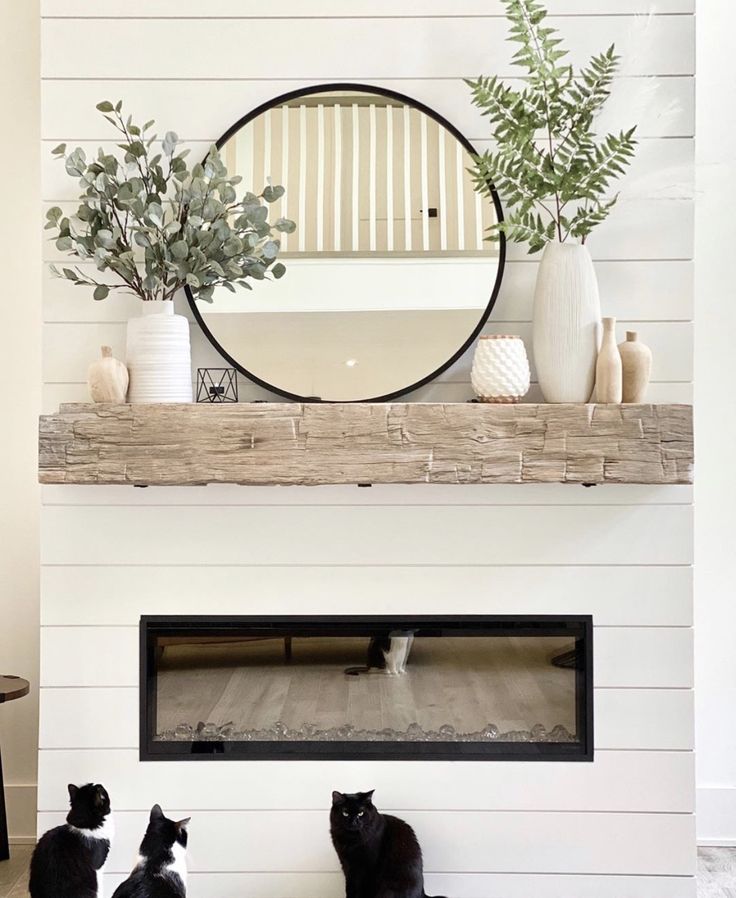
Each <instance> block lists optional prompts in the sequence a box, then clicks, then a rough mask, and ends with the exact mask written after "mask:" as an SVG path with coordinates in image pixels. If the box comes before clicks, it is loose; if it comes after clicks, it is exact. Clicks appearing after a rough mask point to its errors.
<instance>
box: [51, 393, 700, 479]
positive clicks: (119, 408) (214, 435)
mask: <svg viewBox="0 0 736 898" xmlns="http://www.w3.org/2000/svg"><path fill="white" fill-rule="evenodd" d="M692 467H693V432H692V410H691V409H690V408H689V407H687V406H653V405H640V406H601V405H532V404H523V405H517V406H506V407H504V406H493V405H481V404H477V405H471V404H464V403H463V404H460V403H459V404H435V403H421V404H420V403H387V404H370V403H355V404H349V403H334V404H314V405H312V404H292V403H263V404H245V403H244V404H236V405H231V406H212V405H209V404H207V405H205V404H202V405H197V404H193V405H156V406H145V405H139V406H136V405H101V404H100V405H68V406H62V408H61V410H60V412H59V413H58V414H57V415H44V416H41V419H40V433H39V479H40V481H41V482H42V483H68V484H69V483H77V484H82V483H102V484H114V483H120V484H126V483H128V484H131V483H132V484H146V485H162V486H163V485H168V486H171V485H177V486H193V485H197V484H203V483H236V484H241V485H265V484H278V485H306V486H316V485H320V484H340V483H346V484H347V483H555V482H557V483H665V484H667V483H691V482H692Z"/></svg>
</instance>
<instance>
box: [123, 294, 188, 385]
mask: <svg viewBox="0 0 736 898" xmlns="http://www.w3.org/2000/svg"><path fill="white" fill-rule="evenodd" d="M141 305H142V310H141V316H140V317H139V318H131V319H130V320H129V321H128V333H127V350H126V364H127V366H128V373H129V375H130V386H129V388H128V402H133V403H154V402H191V401H192V360H191V349H190V346H189V322H188V321H187V319H186V318H185V317H184V316H183V315H175V314H174V303H173V302H171V301H169V300H167V301H160V302H156V301H153V302H144V303H142V304H141Z"/></svg>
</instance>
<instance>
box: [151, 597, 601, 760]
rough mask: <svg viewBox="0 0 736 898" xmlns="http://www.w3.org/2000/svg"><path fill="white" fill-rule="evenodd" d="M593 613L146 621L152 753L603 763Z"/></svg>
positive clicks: (157, 756)
mask: <svg viewBox="0 0 736 898" xmlns="http://www.w3.org/2000/svg"><path fill="white" fill-rule="evenodd" d="M592 633H593V625H592V618H590V617H588V616H581V615H576V616H561V617H550V616H535V617H526V616H516V617H508V616H472V617H455V616H452V617H450V616H433V617H425V616H414V617H403V616H382V617H374V616H351V617H342V616H341V617H316V616H313V617H308V616H304V617H258V618H256V617H222V616H220V617H218V616H214V617H143V618H141V688H140V722H141V723H140V753H141V759H142V760H176V759H181V760H184V759H189V760H219V759H223V760H224V759H241V760H242V759H254V760H255V759H274V760H279V759H280V760H285V759H294V760H297V759H333V760H341V759H357V758H367V759H374V760H396V759H407V760H408V759H412V760H421V759H428V760H429V759H434V760H525V759H526V760H570V761H575V760H577V761H585V760H592V758H593V683H592V677H593V664H592V656H593V640H592Z"/></svg>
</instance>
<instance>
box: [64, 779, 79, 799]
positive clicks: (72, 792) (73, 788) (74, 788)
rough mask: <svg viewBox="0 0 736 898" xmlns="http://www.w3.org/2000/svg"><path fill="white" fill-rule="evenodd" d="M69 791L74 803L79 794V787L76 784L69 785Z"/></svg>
mask: <svg viewBox="0 0 736 898" xmlns="http://www.w3.org/2000/svg"><path fill="white" fill-rule="evenodd" d="M67 789H68V790H69V801H74V799H75V797H76V794H77V792H79V786H75V785H74V783H69V785H68V786H67Z"/></svg>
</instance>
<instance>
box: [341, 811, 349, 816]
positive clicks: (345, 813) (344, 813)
mask: <svg viewBox="0 0 736 898" xmlns="http://www.w3.org/2000/svg"><path fill="white" fill-rule="evenodd" d="M342 816H343V817H349V816H350V814H348V812H347V811H343V812H342Z"/></svg>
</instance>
